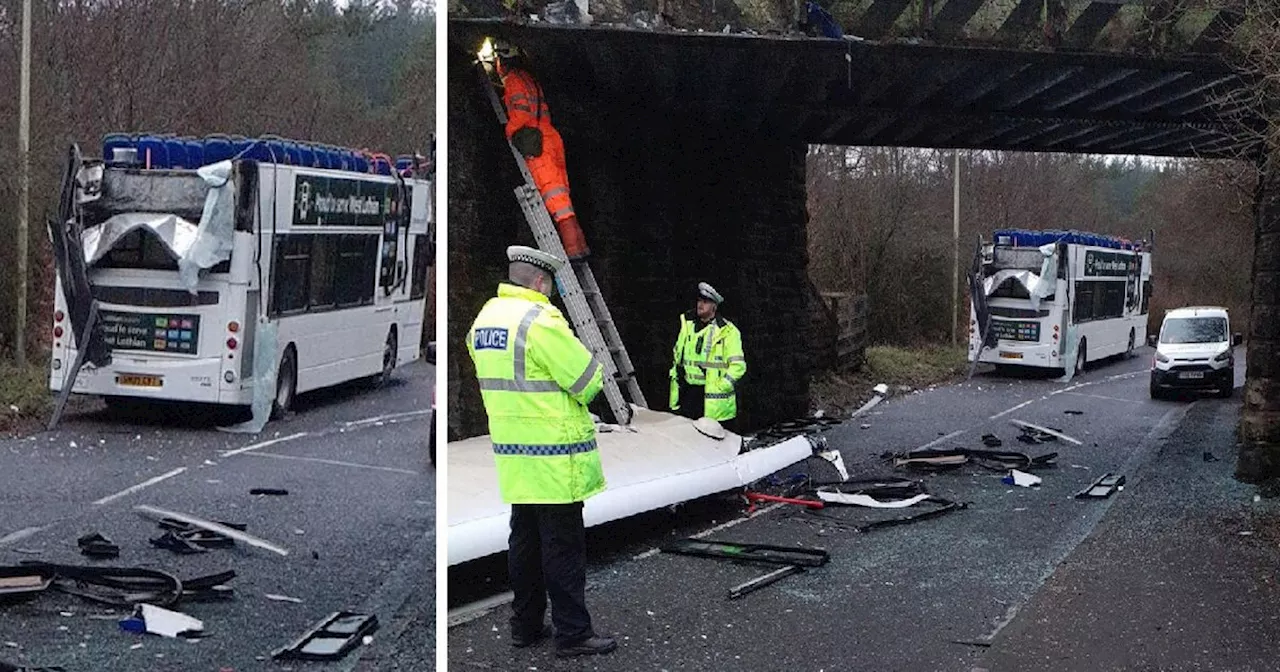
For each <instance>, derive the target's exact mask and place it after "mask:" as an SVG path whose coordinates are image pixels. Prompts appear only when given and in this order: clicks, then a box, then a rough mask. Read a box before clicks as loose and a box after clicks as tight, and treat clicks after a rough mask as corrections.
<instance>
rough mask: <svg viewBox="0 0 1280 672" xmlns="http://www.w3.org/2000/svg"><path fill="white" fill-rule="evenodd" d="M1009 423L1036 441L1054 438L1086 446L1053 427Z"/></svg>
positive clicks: (1019, 422)
mask: <svg viewBox="0 0 1280 672" xmlns="http://www.w3.org/2000/svg"><path fill="white" fill-rule="evenodd" d="M1009 422H1010V423H1012V424H1013V425H1014V426H1016V427H1019V428H1021V429H1022V431H1023V436H1027V435H1030V436H1032V437H1034V438H1036V439H1041V437H1042V436H1048V437H1053V438H1054V439H1062V440H1063V441H1066V442H1067V443H1073V444H1075V445H1077V446H1082V445H1084V443H1083V442H1081V441H1080V440H1078V439H1073V438H1071V437H1070V436H1067V435H1066V434H1063V433H1062V430H1061V429H1054V428H1053V427H1041V426H1040V425H1033V424H1031V423H1029V422H1023V421H1022V420H1010V421H1009ZM1028 430H1031V431H1028ZM1018 438H1019V439H1021V438H1022V437H1018ZM1048 440H1053V439H1048Z"/></svg>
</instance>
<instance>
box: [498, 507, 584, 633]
mask: <svg viewBox="0 0 1280 672" xmlns="http://www.w3.org/2000/svg"><path fill="white" fill-rule="evenodd" d="M509 542H510V550H509V552H508V553H507V561H508V572H510V576H511V590H512V592H514V593H515V601H514V602H513V603H512V605H511V607H512V611H513V613H512V615H511V632H512V634H513V635H516V636H522V637H526V638H528V637H532V636H534V635H536V634H537V633H539V632H541V631H542V627H543V626H542V624H543V619H544V618H545V616H546V613H547V597H548V596H550V598H551V622H552V623H553V624H554V625H555V637H556V644H557V645H558V646H572V645H574V644H577V643H579V642H581V641H583V640H585V639H588V638H590V637H594V636H595V632H594V631H593V630H592V629H591V615H590V614H589V613H587V596H586V592H587V536H586V530H585V529H584V526H583V523H582V502H577V503H574V504H513V505H512V506H511V537H510V540H509Z"/></svg>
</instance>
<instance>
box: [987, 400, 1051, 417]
mask: <svg viewBox="0 0 1280 672" xmlns="http://www.w3.org/2000/svg"><path fill="white" fill-rule="evenodd" d="M1037 401H1039V399H1028V400H1026V401H1024V402H1022V403H1021V404H1018V405H1017V406H1014V407H1013V408H1011V409H1009V410H1007V411H1000V412H999V413H996V414H995V415H993V416H991V417H989V418H987V420H999V419H1000V418H1003V417H1004V416H1006V415H1009V414H1010V413H1012V412H1014V411H1016V410H1018V409H1020V408H1023V407H1026V406H1030V405H1031V404H1034V403H1036V402H1037Z"/></svg>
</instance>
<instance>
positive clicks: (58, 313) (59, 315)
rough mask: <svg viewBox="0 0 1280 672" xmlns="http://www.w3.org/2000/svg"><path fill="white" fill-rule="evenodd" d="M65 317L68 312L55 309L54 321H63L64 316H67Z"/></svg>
mask: <svg viewBox="0 0 1280 672" xmlns="http://www.w3.org/2000/svg"><path fill="white" fill-rule="evenodd" d="M65 317H66V314H65V313H63V312H62V311H61V310H55V311H53V321H54V322H61V321H62V320H63V318H65Z"/></svg>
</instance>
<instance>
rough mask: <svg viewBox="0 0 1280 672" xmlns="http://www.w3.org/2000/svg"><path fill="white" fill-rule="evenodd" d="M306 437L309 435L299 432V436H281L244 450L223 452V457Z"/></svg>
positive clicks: (249, 446)
mask: <svg viewBox="0 0 1280 672" xmlns="http://www.w3.org/2000/svg"><path fill="white" fill-rule="evenodd" d="M306 435H307V433H306V432H298V433H297V434H290V435H289V436H281V437H277V438H274V439H270V440H268V441H259V442H258V443H251V444H249V445H247V446H245V447H243V448H236V449H235V450H224V451H222V456H223V457H231V456H232V455H241V454H243V453H247V452H249V451H251V450H257V449H259V448H266V447H267V446H274V445H276V444H277V443H284V442H285V441H293V440H294V439H301V438H302V437H304V436H306Z"/></svg>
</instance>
